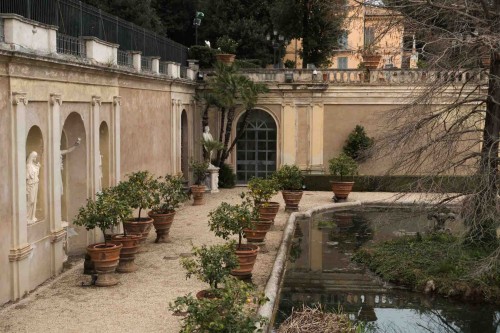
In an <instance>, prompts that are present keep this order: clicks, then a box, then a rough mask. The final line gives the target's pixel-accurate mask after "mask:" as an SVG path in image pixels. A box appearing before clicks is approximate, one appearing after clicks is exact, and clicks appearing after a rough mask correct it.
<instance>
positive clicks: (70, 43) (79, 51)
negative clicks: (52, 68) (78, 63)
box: [57, 33, 87, 58]
mask: <svg viewBox="0 0 500 333" xmlns="http://www.w3.org/2000/svg"><path fill="white" fill-rule="evenodd" d="M57 53H64V54H71V55H74V56H77V57H82V58H85V57H86V55H87V54H86V50H85V41H84V40H83V39H81V38H78V37H72V36H68V35H64V34H59V33H58V34H57Z"/></svg>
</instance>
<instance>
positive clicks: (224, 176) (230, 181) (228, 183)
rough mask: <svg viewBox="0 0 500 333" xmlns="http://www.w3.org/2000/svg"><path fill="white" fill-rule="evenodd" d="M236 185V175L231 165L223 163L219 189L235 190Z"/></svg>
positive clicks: (220, 170)
mask: <svg viewBox="0 0 500 333" xmlns="http://www.w3.org/2000/svg"><path fill="white" fill-rule="evenodd" d="M235 185H236V174H235V173H234V172H233V168H231V166H230V165H228V164H226V163H223V164H222V165H221V167H220V169H219V188H233V187H234V186H235Z"/></svg>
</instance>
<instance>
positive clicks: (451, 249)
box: [354, 233, 500, 303]
mask: <svg viewBox="0 0 500 333" xmlns="http://www.w3.org/2000/svg"><path fill="white" fill-rule="evenodd" d="M490 253H491V248H489V249H488V248H481V247H472V246H466V245H464V244H463V243H461V241H460V240H459V238H457V237H454V236H450V235H447V234H444V233H437V234H432V235H427V236H421V235H419V236H416V237H403V238H399V239H395V240H392V241H388V242H385V243H382V244H377V245H373V246H371V247H368V248H364V249H362V250H360V251H359V252H358V253H357V254H356V255H355V256H354V260H356V261H358V262H362V263H365V264H366V265H367V266H368V267H369V268H370V269H371V270H372V271H374V272H376V273H377V274H379V275H380V276H381V277H382V278H383V279H384V280H387V281H391V282H395V283H397V284H401V285H405V286H407V287H409V288H411V289H414V290H418V291H423V290H424V289H425V286H426V284H427V282H428V281H430V280H432V281H433V283H434V285H435V289H436V290H435V291H436V292H437V293H440V294H444V295H447V296H457V297H463V298H467V299H470V300H475V301H482V300H486V301H490V302H496V303H498V302H500V270H499V268H498V266H495V267H494V268H493V269H492V270H491V271H488V272H487V273H484V274H480V273H478V272H479V268H480V264H481V260H483V259H485V258H486V257H487V256H488V255H489V254H490Z"/></svg>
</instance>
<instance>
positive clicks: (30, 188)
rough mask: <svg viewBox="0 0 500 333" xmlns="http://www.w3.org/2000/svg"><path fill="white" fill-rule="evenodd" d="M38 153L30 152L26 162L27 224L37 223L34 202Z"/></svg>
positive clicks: (38, 171) (36, 190) (36, 186)
mask: <svg viewBox="0 0 500 333" xmlns="http://www.w3.org/2000/svg"><path fill="white" fill-rule="evenodd" d="M37 158H38V153H37V152H36V151H32V152H31V153H30V154H29V156H28V159H27V160H26V203H27V207H26V208H27V209H26V210H27V214H26V216H27V219H28V224H29V223H34V222H36V221H38V219H37V218H36V201H37V197H38V185H39V183H40V179H39V178H38V175H39V174H40V162H37Z"/></svg>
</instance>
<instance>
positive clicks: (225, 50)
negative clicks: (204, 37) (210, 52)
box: [215, 36, 238, 65]
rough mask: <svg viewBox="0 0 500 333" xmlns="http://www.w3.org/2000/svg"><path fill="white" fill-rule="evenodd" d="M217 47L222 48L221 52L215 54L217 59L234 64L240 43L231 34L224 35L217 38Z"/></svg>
mask: <svg viewBox="0 0 500 333" xmlns="http://www.w3.org/2000/svg"><path fill="white" fill-rule="evenodd" d="M217 47H218V48H219V50H220V53H218V54H216V55H215V57H216V58H217V60H218V61H220V62H222V63H224V64H227V65H229V64H232V63H233V62H234V58H236V49H237V48H238V43H237V42H236V41H235V40H234V39H232V38H230V37H229V36H222V37H219V38H217Z"/></svg>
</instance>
